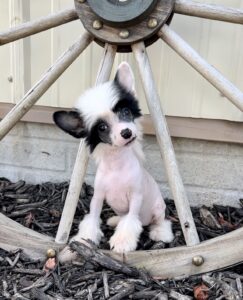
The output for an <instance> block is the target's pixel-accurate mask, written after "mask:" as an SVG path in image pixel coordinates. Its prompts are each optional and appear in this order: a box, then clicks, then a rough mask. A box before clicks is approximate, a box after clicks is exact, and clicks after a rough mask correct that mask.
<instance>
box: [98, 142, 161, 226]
mask: <svg viewBox="0 0 243 300" xmlns="http://www.w3.org/2000/svg"><path fill="white" fill-rule="evenodd" d="M95 190H98V191H100V192H101V194H102V196H103V195H104V198H105V199H106V201H107V203H108V205H109V206H110V207H111V208H112V209H113V210H114V211H115V212H116V214H117V215H119V216H123V215H126V214H130V215H134V216H138V218H139V220H140V221H141V223H142V225H143V226H145V225H149V224H151V223H152V221H153V220H154V221H155V220H156V219H157V218H158V215H159V216H161V215H162V216H164V211H165V204H164V201H163V199H162V197H161V194H160V191H159V188H158V185H157V184H156V182H155V181H154V179H153V178H152V176H151V175H150V174H149V173H148V172H147V171H146V170H145V169H144V168H143V166H142V165H141V162H140V161H139V160H138V158H137V156H136V155H135V154H134V151H133V149H132V148H131V147H129V146H127V147H122V148H118V149H114V150H110V151H107V152H106V155H104V156H103V158H102V160H101V161H100V163H99V166H98V169H97V173H96V179H95Z"/></svg>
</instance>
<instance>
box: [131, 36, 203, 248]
mask: <svg viewBox="0 0 243 300" xmlns="http://www.w3.org/2000/svg"><path fill="white" fill-rule="evenodd" d="M132 49H133V52H134V55H135V58H136V61H137V66H138V69H139V74H140V77H141V80H142V83H143V87H144V92H145V95H146V99H147V104H148V108H149V111H150V114H151V117H152V120H153V124H154V127H155V131H156V137H157V141H158V143H159V146H160V152H161V155H162V157H163V159H164V163H165V167H166V172H167V176H168V180H169V184H170V187H171V191H172V194H173V197H174V201H175V205H176V209H177V213H178V216H179V219H180V223H181V227H182V230H183V233H184V237H185V240H186V244H187V245H188V246H192V245H196V244H198V243H199V238H198V234H197V230H196V226H195V224H194V220H193V217H192V213H191V209H190V205H189V202H188V199H187V196H186V192H185V188H184V186H183V183H182V180H181V176H180V173H179V169H178V166H177V162H176V158H175V153H174V149H173V145H172V142H171V138H170V134H169V131H168V128H167V124H166V120H165V116H164V114H163V112H162V109H161V106H160V100H159V95H158V93H157V89H156V85H155V82H154V80H153V74H152V70H151V67H150V63H149V59H148V56H147V54H146V49H145V46H144V43H143V42H140V43H137V44H134V45H133V46H132Z"/></svg>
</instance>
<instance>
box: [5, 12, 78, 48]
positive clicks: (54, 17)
mask: <svg viewBox="0 0 243 300" xmlns="http://www.w3.org/2000/svg"><path fill="white" fill-rule="evenodd" d="M77 19H78V16H77V13H76V10H75V9H74V8H70V9H65V10H63V11H61V12H58V13H55V14H51V15H49V16H47V17H43V18H40V19H38V20H35V21H31V22H26V23H23V24H21V25H19V26H16V27H14V28H11V29H9V30H6V31H3V32H1V33H0V46H1V45H4V44H7V43H10V42H13V41H16V40H19V39H22V38H25V37H27V36H30V35H34V34H36V33H39V32H42V31H44V30H47V29H50V28H53V27H57V26H60V25H62V24H65V23H68V22H71V21H74V20H77Z"/></svg>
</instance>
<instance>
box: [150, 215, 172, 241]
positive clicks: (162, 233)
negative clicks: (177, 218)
mask: <svg viewBox="0 0 243 300" xmlns="http://www.w3.org/2000/svg"><path fill="white" fill-rule="evenodd" d="M149 237H150V238H151V240H153V241H156V242H158V241H163V242H165V243H170V242H172V241H173V239H174V235H173V232H172V228H171V222H170V221H169V220H163V221H162V222H160V223H158V224H155V225H151V226H150V233H149Z"/></svg>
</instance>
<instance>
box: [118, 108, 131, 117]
mask: <svg viewBox="0 0 243 300" xmlns="http://www.w3.org/2000/svg"><path fill="white" fill-rule="evenodd" d="M120 115H121V117H122V118H124V119H130V118H131V117H132V113H131V111H130V109H129V108H127V107H123V108H122V109H121V111H120Z"/></svg>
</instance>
